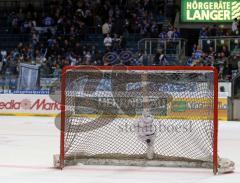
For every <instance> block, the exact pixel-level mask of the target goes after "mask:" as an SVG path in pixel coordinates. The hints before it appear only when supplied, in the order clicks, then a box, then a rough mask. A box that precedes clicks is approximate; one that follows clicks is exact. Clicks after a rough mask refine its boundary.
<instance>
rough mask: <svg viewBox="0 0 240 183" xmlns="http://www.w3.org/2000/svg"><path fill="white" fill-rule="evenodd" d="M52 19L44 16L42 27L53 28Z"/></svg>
mask: <svg viewBox="0 0 240 183" xmlns="http://www.w3.org/2000/svg"><path fill="white" fill-rule="evenodd" d="M54 23H55V22H54V19H53V18H52V17H50V16H46V17H45V18H44V19H43V25H44V26H46V27H49V26H53V25H54Z"/></svg>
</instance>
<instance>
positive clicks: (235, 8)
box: [181, 0, 240, 23]
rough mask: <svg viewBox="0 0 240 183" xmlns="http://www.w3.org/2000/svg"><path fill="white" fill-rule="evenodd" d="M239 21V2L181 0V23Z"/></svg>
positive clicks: (236, 0)
mask: <svg viewBox="0 0 240 183" xmlns="http://www.w3.org/2000/svg"><path fill="white" fill-rule="evenodd" d="M235 18H238V19H240V0H182V3H181V21H182V22H209V23H210V22H219V23H221V22H232V21H233V19H235Z"/></svg>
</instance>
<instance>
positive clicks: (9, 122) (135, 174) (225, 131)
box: [0, 116, 240, 183]
mask: <svg viewBox="0 0 240 183" xmlns="http://www.w3.org/2000/svg"><path fill="white" fill-rule="evenodd" d="M57 153H59V131H58V130H57V128H56V127H55V125H54V118H46V117H5V116H0V183H30V182H34V183H39V182H44V183H55V182H56V183H62V182H67V183H72V182H74V183H75V182H79V183H81V182H82V183H89V182H97V183H110V182H111V183H112V182H119V183H123V182H124V183H135V182H136V183H141V182H161V183H165V182H166V183H195V182H197V183H214V182H218V183H226V182H227V183H239V182H240V122H226V123H220V125H219V154H220V156H221V157H226V158H229V159H231V160H233V161H234V162H235V164H236V170H235V172H234V173H231V174H225V175H217V176H214V175H213V173H212V171H211V170H208V169H190V168H189V169H187V168H153V167H113V166H72V167H66V168H65V169H64V170H63V171H61V170H57V169H54V168H53V167H52V166H53V164H52V162H53V154H57Z"/></svg>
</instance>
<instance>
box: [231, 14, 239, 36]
mask: <svg viewBox="0 0 240 183" xmlns="http://www.w3.org/2000/svg"><path fill="white" fill-rule="evenodd" d="M237 30H238V20H237V18H235V19H234V20H233V23H232V32H233V34H237Z"/></svg>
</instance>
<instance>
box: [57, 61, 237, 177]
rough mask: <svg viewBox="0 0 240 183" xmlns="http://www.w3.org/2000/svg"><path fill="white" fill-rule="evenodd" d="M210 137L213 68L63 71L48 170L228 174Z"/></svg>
mask: <svg viewBox="0 0 240 183" xmlns="http://www.w3.org/2000/svg"><path fill="white" fill-rule="evenodd" d="M146 113H148V114H147V115H145V114H146ZM146 116H147V117H146ZM217 137H218V73H217V70H216V68H214V67H205V66H204V67H190V66H67V67H65V68H64V69H63V71H62V79H61V137H60V155H55V156H54V166H55V167H58V168H61V169H62V168H63V167H64V166H66V165H72V164H77V163H82V164H99V165H109V164H110V165H135V166H171V167H172V166H174V167H175V166H176V167H202V168H211V169H213V172H214V173H215V174H216V173H217V172H229V171H233V169H234V163H233V162H231V161H226V160H224V161H223V159H221V158H219V157H218V150H217V144H218V139H217ZM149 142H151V145H149V144H150V143H149ZM149 151H152V152H150V154H151V153H152V154H151V156H152V157H151V158H149Z"/></svg>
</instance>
